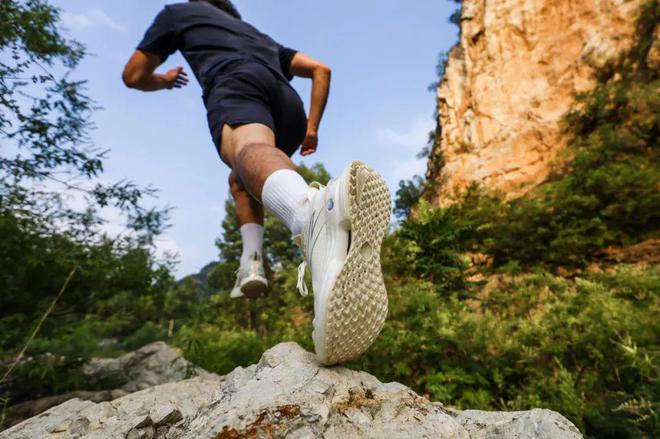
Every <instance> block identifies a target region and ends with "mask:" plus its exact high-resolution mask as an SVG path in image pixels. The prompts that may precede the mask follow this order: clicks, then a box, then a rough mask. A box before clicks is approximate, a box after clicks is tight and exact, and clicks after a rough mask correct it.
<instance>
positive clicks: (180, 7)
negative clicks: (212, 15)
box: [165, 1, 215, 12]
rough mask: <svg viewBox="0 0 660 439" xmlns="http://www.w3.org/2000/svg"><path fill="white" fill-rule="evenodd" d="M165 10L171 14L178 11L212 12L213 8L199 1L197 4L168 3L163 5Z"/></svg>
mask: <svg viewBox="0 0 660 439" xmlns="http://www.w3.org/2000/svg"><path fill="white" fill-rule="evenodd" d="M165 9H168V10H170V11H173V12H178V11H192V10H200V9H203V10H209V11H211V10H214V9H215V7H214V6H213V5H211V4H210V3H207V2H204V1H199V2H178V3H169V4H167V5H165Z"/></svg>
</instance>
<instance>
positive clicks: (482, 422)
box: [0, 343, 581, 439]
mask: <svg viewBox="0 0 660 439" xmlns="http://www.w3.org/2000/svg"><path fill="white" fill-rule="evenodd" d="M34 437H45V438H74V437H76V438H77V437H85V438H115V437H116V438H169V439H176V438H215V439H232V438H248V437H249V438H286V439H308V438H324V439H333V438H341V439H344V438H387V439H397V438H420V439H421V438H438V439H443V438H447V439H449V438H451V439H477V438H479V439H481V438H488V439H491V438H492V439H500V438H502V439H504V438H507V439H508V438H519V439H525V438H548V439H559V438H569V439H573V438H580V437H581V435H580V433H579V432H578V431H577V429H576V428H575V427H574V426H573V425H572V424H571V423H570V422H568V421H567V420H566V419H565V418H563V417H562V416H560V415H558V414H557V413H554V412H551V411H548V410H532V411H529V412H515V413H489V412H478V411H466V412H457V411H452V410H450V409H447V408H445V407H443V406H442V405H441V404H439V403H432V402H430V401H428V400H426V399H424V398H422V397H420V396H419V395H417V394H416V393H414V392H413V391H412V390H410V389H408V388H407V387H405V386H403V385H401V384H398V383H388V384H384V383H381V382H380V381H378V380H377V379H376V378H375V377H373V376H372V375H369V374H367V373H365V372H355V371H351V370H348V369H346V368H343V367H332V368H326V367H323V366H321V365H320V364H319V363H318V361H317V360H316V357H315V356H314V355H313V354H311V353H308V352H305V351H304V350H303V349H302V348H301V347H300V346H298V345H297V344H294V343H283V344H280V345H278V346H275V347H274V348H272V349H270V350H268V351H267V352H266V353H264V355H263V357H262V359H261V361H260V362H259V363H258V364H256V365H252V366H250V367H247V368H237V369H235V370H234V371H233V372H232V373H230V374H229V375H227V376H226V377H225V378H224V379H222V380H220V381H218V380H217V379H216V380H204V379H201V378H195V379H191V380H185V381H181V382H179V383H170V384H164V385H160V386H157V387H153V388H150V389H147V390H142V391H140V392H136V393H132V394H129V395H126V396H124V397H122V398H119V399H116V400H114V401H112V402H103V403H99V404H94V403H92V402H83V401H80V400H72V401H69V402H67V403H65V404H63V405H60V406H58V407H54V408H52V409H50V410H49V411H47V412H45V413H43V414H42V415H40V416H37V417H35V418H32V419H29V420H27V421H25V422H23V423H22V424H19V425H17V426H15V427H13V428H12V429H10V430H7V431H5V432H4V433H0V439H7V438H34Z"/></svg>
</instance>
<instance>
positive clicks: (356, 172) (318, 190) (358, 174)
mask: <svg viewBox="0 0 660 439" xmlns="http://www.w3.org/2000/svg"><path fill="white" fill-rule="evenodd" d="M307 197H308V199H309V206H310V209H309V214H308V217H307V219H306V221H305V224H304V226H303V230H302V233H301V234H300V235H298V236H295V237H294V242H295V243H296V244H297V245H298V247H299V248H300V250H301V252H302V254H303V256H304V258H305V262H303V263H302V264H301V266H300V267H299V269H298V289H299V290H300V292H301V294H302V295H307V293H308V290H307V286H306V284H305V282H304V275H305V270H306V268H307V267H309V269H310V271H311V274H312V288H313V291H314V321H313V325H314V330H313V332H312V339H313V340H314V347H315V350H316V355H317V356H318V358H319V360H320V361H321V362H322V363H323V364H326V365H332V364H337V363H341V362H344V361H348V360H350V359H353V358H355V357H357V356H359V355H361V354H362V353H363V352H364V351H366V350H367V349H368V348H369V346H371V344H372V343H373V342H374V341H375V339H376V337H377V336H378V334H379V333H380V331H381V329H382V327H383V324H384V322H385V318H386V316H387V292H386V290H385V283H384V281H383V274H382V270H381V265H380V249H381V244H382V242H383V238H384V236H385V233H386V232H387V227H388V225H389V222H390V211H391V196H390V192H389V189H388V187H387V184H386V183H385V180H384V179H383V178H382V177H381V176H380V175H379V174H378V173H377V172H376V171H374V170H373V169H371V168H370V167H368V166H367V165H365V164H364V163H362V162H359V161H354V162H352V163H351V164H350V165H349V166H348V167H347V168H346V169H345V170H344V172H343V173H342V175H341V176H340V177H339V178H337V179H334V180H331V181H330V182H329V183H328V185H327V186H323V185H321V184H319V183H312V184H311V185H310V187H309V190H308V193H307ZM267 288H268V281H267V280H266V276H265V273H264V269H263V265H262V258H261V256H260V255H258V254H255V255H254V256H253V257H251V258H250V259H249V261H248V262H247V263H244V264H242V266H241V267H240V268H239V270H238V272H237V280H236V285H235V287H234V289H233V290H232V292H231V297H233V298H238V297H249V298H255V297H260V296H261V295H263V294H264V293H265V291H266V290H267Z"/></svg>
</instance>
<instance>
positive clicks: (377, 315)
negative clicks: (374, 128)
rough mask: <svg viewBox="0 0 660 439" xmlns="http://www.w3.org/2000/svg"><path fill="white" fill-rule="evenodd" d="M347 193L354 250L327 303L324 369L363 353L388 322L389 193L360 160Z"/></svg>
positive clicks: (351, 175)
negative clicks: (385, 246)
mask: <svg viewBox="0 0 660 439" xmlns="http://www.w3.org/2000/svg"><path fill="white" fill-rule="evenodd" d="M348 190H349V199H350V208H351V246H350V248H349V252H348V256H347V257H346V261H345V263H344V267H343V268H342V270H341V272H340V273H339V275H338V277H337V281H336V282H335V285H334V287H333V289H332V291H331V292H330V295H329V298H328V305H327V306H328V308H327V320H326V330H325V337H326V339H325V351H326V352H325V353H326V355H325V357H326V358H324V359H323V362H324V363H325V364H336V363H341V362H344V361H348V360H351V359H353V358H355V357H358V356H359V355H361V354H362V353H364V352H365V351H366V350H367V349H368V348H369V346H371V345H372V344H373V342H374V341H375V340H376V337H378V334H380V331H381V329H382V328H383V324H384V323H385V318H386V317H387V306H388V299H387V291H386V290H385V282H384V280H383V273H382V269H381V265H380V249H381V245H382V242H383V238H384V236H385V233H386V231H387V226H388V225H389V222H390V211H391V195H390V191H389V188H388V187H387V184H386V183H385V180H384V179H383V178H382V177H381V176H380V175H379V174H378V173H377V172H376V171H374V170H373V169H371V168H370V167H368V166H367V165H365V164H364V163H362V162H359V161H354V162H352V163H351V165H350V180H349V189H348Z"/></svg>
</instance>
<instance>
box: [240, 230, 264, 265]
mask: <svg viewBox="0 0 660 439" xmlns="http://www.w3.org/2000/svg"><path fill="white" fill-rule="evenodd" d="M241 238H242V239H243V254H242V255H241V264H243V263H245V262H247V260H248V259H249V258H250V256H252V255H254V254H255V253H259V254H261V249H262V247H263V244H264V226H261V225H259V224H245V225H243V226H241Z"/></svg>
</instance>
